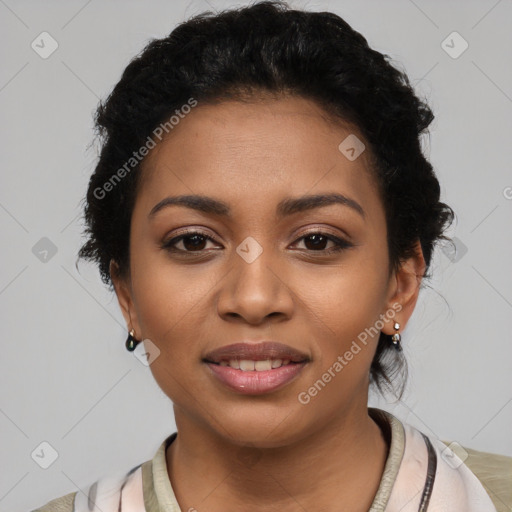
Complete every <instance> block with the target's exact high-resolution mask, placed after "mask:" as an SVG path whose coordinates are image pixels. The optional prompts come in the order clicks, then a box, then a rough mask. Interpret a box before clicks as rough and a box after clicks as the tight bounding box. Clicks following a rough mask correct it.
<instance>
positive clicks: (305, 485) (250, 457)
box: [166, 405, 388, 512]
mask: <svg viewBox="0 0 512 512" xmlns="http://www.w3.org/2000/svg"><path fill="white" fill-rule="evenodd" d="M175 415H176V424H177V426H178V436H177V438H176V439H175V441H174V442H173V443H172V444H171V446H170V447H169V448H168V449H167V452H166V459H167V471H168V473H169V478H170V480H171V484H172V487H173V490H174V492H175V494H176V498H177V500H178V502H179V504H180V507H181V509H182V510H189V509H193V508H194V507H195V508H196V509H198V510H201V509H207V510H209V511H212V512H217V511H225V510H234V509H235V507H237V508H240V509H243V510H245V511H247V512H250V511H252V510H258V511H261V510H282V511H286V510H303V509H306V510H320V509H321V510H325V511H326V512H327V511H331V510H333V511H334V510H339V502H340V499H341V500H342V501H343V505H344V507H343V508H344V509H348V510H353V511H359V510H361V511H367V510H368V509H369V508H370V506H371V504H372V501H373V498H374V496H375V494H376V492H377V489H378V486H379V483H380V479H381V476H382V472H383V470H384V465H385V462H386V458H387V453H388V445H387V442H386V440H385V438H384V435H383V433H382V431H381V430H380V428H379V426H378V425H377V424H376V423H375V422H374V420H373V419H371V418H370V417H369V416H368V409H367V407H366V405H365V406H364V407H359V408H356V409H354V410H350V411H343V414H342V415H341V414H340V415H339V416H337V417H335V418H333V420H332V421H331V422H329V423H328V424H327V425H326V426H325V427H324V428H323V429H322V430H316V431H314V432H311V433H310V434H309V435H307V436H305V437H303V438H301V439H300V440H299V441H297V442H294V443H292V444H289V445H287V446H281V447H278V448H247V447H241V446H240V445H237V444H234V443H233V442H232V441H230V440H228V439H226V438H223V437H220V436H219V435H218V434H217V433H216V432H214V431H212V430H210V429H205V428H204V425H198V424H197V423H195V422H194V421H193V420H192V419H191V418H189V417H187V416H186V415H184V414H181V411H179V410H178V409H175ZM251 507H252V508H251Z"/></svg>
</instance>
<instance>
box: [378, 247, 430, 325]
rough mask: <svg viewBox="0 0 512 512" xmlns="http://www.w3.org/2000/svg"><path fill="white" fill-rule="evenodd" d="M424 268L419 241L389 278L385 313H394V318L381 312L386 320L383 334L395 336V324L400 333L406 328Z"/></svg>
mask: <svg viewBox="0 0 512 512" xmlns="http://www.w3.org/2000/svg"><path fill="white" fill-rule="evenodd" d="M425 268H426V264H425V259H424V257H423V251H422V250H421V244H420V241H419V240H417V242H416V245H415V254H414V256H412V257H410V258H409V259H407V260H406V261H404V262H403V263H402V265H401V267H400V269H399V270H398V271H397V272H394V274H393V275H392V276H391V278H390V281H389V289H388V298H387V302H386V308H387V309H386V311H388V312H389V311H395V316H394V317H393V318H389V313H388V315H385V313H386V312H383V314H384V315H385V316H386V318H388V320H387V321H385V323H384V327H383V329H382V332H383V333H384V334H395V332H396V331H395V329H394V327H393V326H394V324H395V322H398V323H399V324H400V331H402V330H403V329H404V327H405V326H406V324H407V322H408V320H409V318H410V317H411V315H412V313H413V311H414V308H415V306H416V302H417V300H418V295H419V292H420V285H421V281H422V279H423V274H424V272H425Z"/></svg>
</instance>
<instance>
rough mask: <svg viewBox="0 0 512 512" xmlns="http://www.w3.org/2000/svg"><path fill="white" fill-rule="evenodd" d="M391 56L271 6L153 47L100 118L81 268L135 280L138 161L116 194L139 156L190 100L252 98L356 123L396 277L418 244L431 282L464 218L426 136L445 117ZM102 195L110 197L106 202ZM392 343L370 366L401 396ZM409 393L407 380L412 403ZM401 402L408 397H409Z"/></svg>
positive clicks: (315, 15)
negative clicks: (86, 265)
mask: <svg viewBox="0 0 512 512" xmlns="http://www.w3.org/2000/svg"><path fill="white" fill-rule="evenodd" d="M390 60H391V59H390V57H389V56H388V55H385V54H381V53H379V52H378V51H376V50H373V49H371V48H370V47H369V45H368V43H367V41H366V39H365V38H364V37H363V36H362V35H361V34H360V33H358V32H356V31H355V30H354V29H352V28H351V27H350V25H348V23H347V22H346V21H344V20H343V19H342V18H341V17H339V16H337V15H335V14H333V13H330V12H307V11H301V10H295V9H291V8H290V7H289V6H288V5H287V4H286V2H282V1H263V2H258V3H255V4H252V5H249V6H246V7H243V8H238V9H228V10H224V11H221V12H219V13H212V12H211V11H208V12H204V13H201V14H199V15H197V16H195V17H193V18H191V19H189V20H188V21H185V22H183V23H181V24H179V25H178V26H177V27H176V28H175V29H174V30H173V31H172V32H171V33H170V34H169V35H168V36H167V37H165V38H162V39H153V40H151V41H150V42H149V43H148V44H147V45H146V47H145V48H144V49H143V50H142V52H140V53H139V55H137V56H136V57H135V58H134V59H133V60H132V61H131V62H130V63H129V65H128V66H127V67H126V69H125V70H124V72H123V74H122V77H121V79H120V80H119V82H118V83H117V85H116V86H115V87H114V89H113V91H112V92H111V93H110V95H109V96H108V97H107V99H106V100H105V101H103V102H100V104H99V106H98V109H97V111H96V115H95V126H96V130H97V135H98V137H99V139H100V141H101V151H100V155H99V160H98V163H97V165H96V168H95V170H94V173H93V174H92V176H91V178H90V181H89V187H88V191H87V196H86V198H85V206H84V218H85V226H86V227H85V235H86V237H87V240H86V241H85V243H84V244H83V246H82V247H81V249H80V251H79V259H80V258H84V259H87V260H91V261H94V262H96V263H97V264H98V266H99V271H100V274H101V278H102V280H103V282H104V283H105V284H107V285H110V287H112V280H111V275H110V270H109V264H110V261H111V260H114V261H115V262H116V263H117V264H118V268H119V272H120V274H121V275H125V276H126V275H128V274H129V261H130V255H129V237H130V221H131V214H132V211H133V206H134V200H135V197H136V194H137V190H138V187H139V184H140V178H141V175H142V174H143V173H139V172H137V170H138V169H139V168H140V163H139V162H136V165H134V168H133V170H132V171H130V172H125V173H123V179H122V180H118V182H116V183H115V186H110V187H109V188H108V193H105V190H107V188H106V187H105V186H104V185H105V184H106V183H109V182H110V183H112V178H113V177H115V176H114V175H115V174H116V173H118V176H119V171H120V170H121V169H122V168H123V165H124V166H125V167H124V169H126V162H127V161H129V160H130V159H131V158H132V159H133V155H134V154H135V153H134V151H136V150H137V149H138V148H139V147H141V146H143V144H144V142H145V141H146V140H148V136H149V135H150V134H151V133H153V130H154V129H155V127H156V126H158V125H160V124H161V123H162V122H164V121H165V120H166V119H168V118H169V116H170V115H171V114H172V113H173V112H176V110H177V109H179V108H180V107H181V106H182V105H184V104H187V102H189V101H190V98H195V100H196V101H199V102H201V103H207V102H211V103H214V102H218V101H222V100H224V99H242V98H245V97H250V96H251V95H253V94H256V93H258V92H260V93H261V92H265V93H271V94H282V95H296V96H300V97H304V98H308V99H311V100H314V101H315V102H316V103H317V104H318V105H320V106H321V107H323V108H324V110H325V112H326V114H327V115H328V116H330V117H331V118H336V119H339V120H341V121H345V122H349V123H353V124H354V125H356V126H357V127H358V128H359V130H360V132H361V133H362V135H363V136H364V138H365V143H366V144H367V145H368V146H369V148H370V154H371V155H373V156H374V158H373V160H374V163H373V165H372V172H373V175H374V177H375V182H376V183H377V184H378V188H379V193H380V197H381V199H382V204H383V206H384V210H385V216H386V223H387V242H388V253H389V261H390V266H389V271H390V274H391V272H392V271H393V270H398V269H399V268H400V266H401V264H402V263H403V261H405V260H406V259H407V258H409V257H411V256H413V255H414V254H415V247H416V245H417V242H418V240H419V242H420V244H421V249H422V252H423V257H424V259H425V263H426V268H425V273H424V275H423V276H422V277H430V276H429V275H428V274H427V271H428V269H429V267H430V262H431V258H432V252H433V249H434V246H435V244H436V243H437V241H438V240H440V239H442V238H444V239H446V240H449V238H447V237H446V236H445V235H444V234H443V232H444V230H445V229H446V228H447V227H448V226H449V225H450V224H451V222H452V221H453V218H454V212H453V210H452V209H451V208H450V207H449V206H448V205H446V204H444V203H442V202H440V200H439V199H440V186H439V182H438V180H437V178H436V175H435V173H434V171H433V168H432V165H431V164H430V163H429V162H428V161H427V159H426V158H425V157H424V155H423V153H422V150H421V144H420V142H421V141H420V135H421V134H422V133H423V132H425V131H426V130H427V128H428V126H429V125H430V123H431V122H432V120H433V119H434V115H433V113H432V111H431V109H430V108H429V106H428V104H427V103H426V102H425V101H422V100H420V99H419V98H418V97H417V96H416V95H415V93H414V90H413V88H412V86H411V85H410V82H409V80H408V77H407V75H406V74H405V73H404V72H402V71H400V70H398V69H396V68H395V67H393V65H391V64H390V62H389V61H390ZM98 191H101V193H99V192H98ZM389 338H390V337H389V336H388V335H386V334H384V333H381V334H380V338H379V342H378V345H377V350H376V353H375V357H374V359H373V362H372V365H371V368H370V380H371V382H372V383H373V384H375V385H376V386H377V388H378V390H379V391H381V392H383V391H384V390H385V389H387V390H391V391H394V390H395V388H394V384H393V380H394V377H393V376H394V375H395V374H396V373H397V372H399V371H402V372H403V373H404V375H406V371H405V370H406V364H405V359H404V358H403V354H402V353H400V352H397V351H395V350H394V349H393V348H392V346H391V344H390V340H389ZM404 386H405V378H404V379H403V380H402V386H401V393H402V392H403V389H404ZM401 393H400V394H401Z"/></svg>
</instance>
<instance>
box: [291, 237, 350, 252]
mask: <svg viewBox="0 0 512 512" xmlns="http://www.w3.org/2000/svg"><path fill="white" fill-rule="evenodd" d="M298 240H304V244H305V245H306V249H307V250H311V251H314V252H324V253H331V252H337V251H341V250H343V249H347V248H348V247H351V246H352V244H351V243H349V242H347V241H345V240H342V239H341V238H338V237H337V236H334V235H328V234H327V233H322V232H315V233H308V234H306V235H304V236H302V237H300V238H299V239H298ZM308 241H309V244H308ZM328 242H332V243H333V244H334V247H331V248H330V249H327V250H326V249H325V247H324V246H325V244H326V243H328ZM307 245H309V246H310V247H307Z"/></svg>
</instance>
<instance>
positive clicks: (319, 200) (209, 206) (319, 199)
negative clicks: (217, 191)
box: [148, 193, 366, 219]
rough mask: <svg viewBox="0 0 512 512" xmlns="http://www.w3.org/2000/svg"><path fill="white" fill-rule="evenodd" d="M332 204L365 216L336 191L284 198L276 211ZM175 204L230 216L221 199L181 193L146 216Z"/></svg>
mask: <svg viewBox="0 0 512 512" xmlns="http://www.w3.org/2000/svg"><path fill="white" fill-rule="evenodd" d="M332 204H341V205H343V206H347V207H349V208H351V209H352V210H354V211H356V212H357V213H358V214H359V215H360V216H361V217H363V219H364V218H365V217H366V214H365V211H364V209H363V207H362V206H361V205H360V204H359V203H358V202H357V201H355V200H354V199H351V198H350V197H346V196H344V195H343V194H338V193H332V194H316V195H309V196H302V197H298V198H291V197H290V198H286V199H283V200H282V201H280V202H279V204H278V205H277V209H276V211H277V215H278V217H286V216H288V215H293V214H294V213H298V212H304V211H308V210H312V209H314V208H321V207H324V206H330V205H332ZM175 205H176V206H184V207H186V208H191V209H193V210H198V211H200V212H203V213H207V214H213V215H220V216H223V217H230V216H231V208H230V207H229V205H227V204H226V203H224V202H223V201H219V200H218V199H214V198H213V197H208V196H200V195H181V196H170V197H166V198H165V199H162V200H161V201H160V202H158V203H157V204H156V205H155V206H153V208H152V209H151V211H150V212H149V214H148V217H153V216H154V215H156V213H157V212H159V211H161V210H162V209H164V208H166V207H168V206H175Z"/></svg>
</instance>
